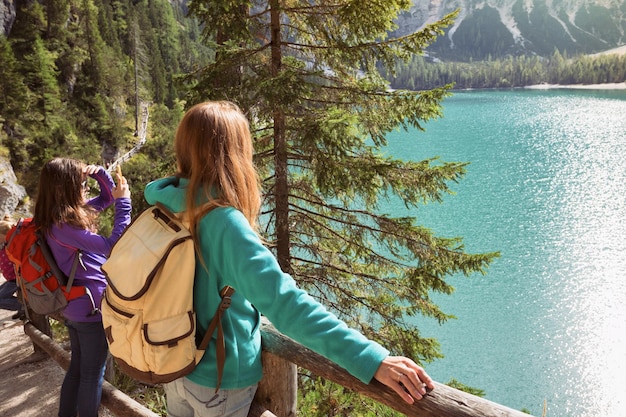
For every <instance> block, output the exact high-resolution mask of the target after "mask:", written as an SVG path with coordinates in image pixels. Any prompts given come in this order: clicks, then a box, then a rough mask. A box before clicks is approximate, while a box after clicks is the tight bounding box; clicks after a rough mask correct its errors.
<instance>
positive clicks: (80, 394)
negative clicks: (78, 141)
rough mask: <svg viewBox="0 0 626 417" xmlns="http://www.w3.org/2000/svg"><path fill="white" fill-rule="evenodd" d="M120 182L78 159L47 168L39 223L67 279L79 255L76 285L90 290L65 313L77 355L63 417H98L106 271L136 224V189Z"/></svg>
mask: <svg viewBox="0 0 626 417" xmlns="http://www.w3.org/2000/svg"><path fill="white" fill-rule="evenodd" d="M89 177H91V178H93V179H95V180H96V182H97V184H98V186H99V188H100V194H99V195H98V196H97V197H94V198H91V199H89V198H88V197H89V184H88V179H89ZM117 183H118V185H117V186H115V183H114V182H113V179H112V178H111V176H110V175H109V173H108V172H107V171H106V170H105V169H104V168H102V167H99V166H95V165H85V164H84V163H82V162H80V161H77V160H74V159H68V158H55V159H53V160H51V161H49V162H47V163H46V164H45V165H44V167H43V169H42V170H41V176H40V179H39V192H38V195H37V203H36V205H35V215H34V221H35V223H36V224H37V226H38V227H39V228H40V230H41V231H42V232H43V233H44V235H45V236H46V240H47V242H48V244H49V245H50V249H51V250H52V253H53V255H54V258H55V260H56V261H57V263H58V264H59V267H60V268H61V270H62V271H63V272H64V273H65V274H66V275H68V276H69V275H70V272H71V269H72V265H73V263H74V259H75V258H76V257H78V260H79V263H78V267H77V268H76V273H75V275H74V285H79V286H85V287H86V288H87V290H88V291H87V295H84V296H82V297H80V298H77V299H75V300H72V301H70V302H69V304H68V305H67V306H66V307H65V309H64V310H63V316H64V318H65V325H66V326H67V328H68V332H69V337H70V344H71V348H72V356H71V361H70V366H69V369H68V370H67V373H66V374H65V378H64V380H63V385H62V387H61V399H60V404H59V417H74V416H76V415H80V417H97V416H98V407H99V405H100V398H101V394H102V382H103V379H104V371H105V363H106V358H107V353H108V347H107V342H106V338H105V335H104V330H103V327H102V317H101V315H100V311H99V307H100V301H101V299H102V294H103V293H104V289H105V286H106V279H105V276H104V274H103V272H102V270H101V268H100V267H101V266H102V264H103V263H104V261H105V260H106V258H107V256H108V255H109V253H110V252H111V248H112V247H113V244H114V243H115V242H116V241H117V239H118V238H119V237H120V235H121V234H122V231H123V230H124V228H125V227H126V226H127V225H128V224H129V223H130V210H131V203H130V191H129V189H128V185H127V184H126V179H125V178H124V177H122V176H121V175H120V174H117ZM113 203H115V220H114V225H113V231H112V232H111V235H110V236H109V237H104V236H101V235H99V234H98V233H97V218H98V213H99V212H101V211H102V210H104V209H106V208H107V207H109V206H110V205H111V204H113Z"/></svg>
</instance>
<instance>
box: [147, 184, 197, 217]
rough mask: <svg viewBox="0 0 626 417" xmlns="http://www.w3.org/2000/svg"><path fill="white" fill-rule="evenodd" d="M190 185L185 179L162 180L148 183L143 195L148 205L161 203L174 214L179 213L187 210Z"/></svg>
mask: <svg viewBox="0 0 626 417" xmlns="http://www.w3.org/2000/svg"><path fill="white" fill-rule="evenodd" d="M188 183H189V181H188V180H187V179H185V178H178V177H167V178H161V179H158V180H155V181H152V182H150V183H148V185H146V188H145V190H144V193H143V194H144V197H145V198H146V201H147V202H148V204H151V205H154V204H156V203H157V202H159V203H161V204H164V205H165V207H167V208H168V209H170V210H171V211H173V212H174V213H179V212H181V211H184V210H185V193H186V192H187V184H188Z"/></svg>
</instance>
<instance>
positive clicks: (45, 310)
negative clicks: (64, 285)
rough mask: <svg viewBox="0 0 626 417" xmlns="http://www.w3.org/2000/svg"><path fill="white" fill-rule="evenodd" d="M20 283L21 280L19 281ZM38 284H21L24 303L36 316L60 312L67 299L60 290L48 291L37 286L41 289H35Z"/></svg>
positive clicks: (43, 287) (44, 287)
mask: <svg viewBox="0 0 626 417" xmlns="http://www.w3.org/2000/svg"><path fill="white" fill-rule="evenodd" d="M20 281H21V280H20ZM35 284H40V283H39V282H24V283H22V285H23V289H24V292H25V297H26V301H27V302H28V305H29V307H30V308H31V309H32V310H33V311H34V312H35V313H37V314H51V313H55V312H57V311H61V310H63V309H64V308H65V306H66V305H67V299H66V298H65V294H63V290H61V288H56V289H54V290H50V289H49V288H47V287H46V286H44V285H41V284H40V285H39V286H41V287H42V289H38V288H37V287H35Z"/></svg>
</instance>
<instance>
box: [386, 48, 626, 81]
mask: <svg viewBox="0 0 626 417" xmlns="http://www.w3.org/2000/svg"><path fill="white" fill-rule="evenodd" d="M385 74H387V78H388V79H389V81H390V84H391V87H392V88H406V89H410V90H426V89H430V88H435V87H437V86H441V85H445V84H452V85H453V88H454V89H468V88H512V87H524V86H529V85H538V84H561V85H571V84H604V83H623V82H626V54H621V55H620V54H606V55H596V56H589V55H577V56H575V57H568V55H567V53H566V52H564V53H561V52H559V51H558V50H555V51H554V52H553V53H552V55H550V56H548V57H541V56H538V55H532V56H528V55H521V56H508V57H506V58H499V59H491V58H488V59H487V60H484V61H473V62H455V61H446V62H443V61H439V60H433V59H430V58H428V57H427V56H424V55H415V56H413V57H412V59H411V60H410V61H409V62H401V61H398V62H397V63H396V66H395V68H394V71H393V72H385Z"/></svg>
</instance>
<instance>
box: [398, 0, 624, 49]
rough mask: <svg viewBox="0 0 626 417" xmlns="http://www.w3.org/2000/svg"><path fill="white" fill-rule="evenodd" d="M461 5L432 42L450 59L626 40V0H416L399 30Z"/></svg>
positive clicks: (601, 46) (408, 29)
mask: <svg viewBox="0 0 626 417" xmlns="http://www.w3.org/2000/svg"><path fill="white" fill-rule="evenodd" d="M457 9H458V10H459V15H458V17H457V18H456V20H455V22H454V25H453V26H451V27H449V28H448V30H447V32H446V34H445V36H442V37H440V38H439V40H438V41H437V42H436V43H435V44H433V45H431V47H429V48H428V52H429V53H430V54H431V55H434V56H437V57H439V58H442V59H447V60H469V59H473V60H481V59H485V58H488V57H490V56H491V57H494V58H495V57H501V56H505V55H524V54H526V55H540V56H548V55H551V54H552V53H553V52H554V50H555V49H558V50H559V51H560V52H561V53H567V54H569V55H574V54H590V53H596V52H599V51H603V50H607V49H611V48H615V47H618V46H622V45H625V44H626V0H414V2H413V6H412V7H411V9H410V10H409V11H408V12H405V13H403V14H402V15H401V16H399V18H398V20H397V23H398V26H399V28H398V29H397V30H396V32H395V33H394V34H395V35H403V34H406V33H410V32H413V31H415V30H416V29H419V28H421V27H423V26H424V25H425V24H428V23H431V22H434V21H436V20H439V19H440V18H441V17H443V16H444V15H446V14H448V13H450V12H452V11H454V10H457Z"/></svg>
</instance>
